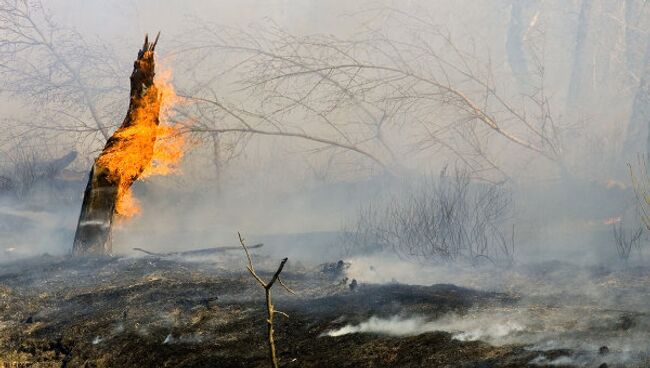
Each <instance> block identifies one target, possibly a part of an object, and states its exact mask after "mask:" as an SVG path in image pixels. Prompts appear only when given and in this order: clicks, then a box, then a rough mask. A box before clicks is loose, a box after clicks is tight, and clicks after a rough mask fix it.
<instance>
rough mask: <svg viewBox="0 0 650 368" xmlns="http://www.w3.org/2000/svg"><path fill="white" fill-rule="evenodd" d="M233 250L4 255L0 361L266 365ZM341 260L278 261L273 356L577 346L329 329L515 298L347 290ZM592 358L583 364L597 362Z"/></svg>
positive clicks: (495, 360)
mask: <svg viewBox="0 0 650 368" xmlns="http://www.w3.org/2000/svg"><path fill="white" fill-rule="evenodd" d="M240 256H241V254H237V255H236V256H233V257H232V258H227V257H226V258H225V259H220V260H219V261H209V262H208V261H196V260H195V261H191V260H186V259H179V258H158V257H149V256H147V257H140V258H125V257H124V258H120V257H114V258H101V259H99V258H98V259H90V258H89V259H83V258H82V259H69V258H65V257H52V256H42V257H36V258H31V259H27V260H23V261H16V262H13V263H10V264H2V265H0V367H268V366H269V361H268V359H267V345H266V340H265V334H266V328H265V309H264V308H265V306H264V301H263V296H264V293H263V290H262V289H261V288H260V287H259V285H258V284H256V283H255V281H254V280H253V279H252V278H251V277H250V275H249V274H248V273H246V272H244V271H243V270H244V267H243V262H241V257H240ZM224 257H225V256H224ZM234 260H238V261H234ZM240 263H241V265H240ZM275 264H276V261H275V260H270V259H266V260H262V261H261V263H260V265H259V266H258V268H259V269H262V270H267V272H264V271H260V273H261V274H262V275H264V276H265V277H270V273H269V272H268V271H270V270H272V269H273V267H274V265H275ZM240 266H241V267H240ZM339 271H340V270H337V269H336V267H334V268H333V269H332V268H330V269H324V268H322V267H321V268H312V269H307V268H305V267H302V266H300V265H299V264H294V263H291V262H290V263H289V264H288V265H287V267H286V268H285V271H284V272H283V274H282V275H283V279H284V282H285V283H287V284H289V285H290V286H291V287H292V288H293V289H294V290H295V291H296V292H297V293H298V294H297V295H295V296H294V295H290V294H288V293H287V292H285V291H284V290H282V288H277V289H276V288H274V290H275V293H274V301H275V305H276V308H277V309H278V310H280V311H282V312H285V313H287V314H288V316H289V317H288V318H287V317H284V316H282V315H278V316H277V317H276V341H277V346H278V354H279V359H280V364H281V366H284V367H547V366H548V367H550V366H553V367H558V366H560V367H561V366H573V365H570V364H569V365H563V363H562V362H563V360H562V359H561V358H562V357H564V356H566V357H570V356H575V355H576V354H579V352H576V351H574V350H570V349H546V350H544V351H540V350H537V349H535V348H531V346H527V345H525V344H517V343H510V344H501V345H490V344H488V343H486V342H481V341H462V340H459V339H457V338H454V335H453V334H452V333H450V332H440V331H431V332H425V333H421V334H417V335H415V336H409V335H406V336H388V335H385V334H377V333H352V334H345V335H342V336H336V337H334V336H327V335H326V333H327V331H331V330H334V329H337V328H340V327H342V326H345V325H349V324H356V323H360V322H362V321H364V320H367V319H368V318H370V317H373V316H375V317H389V316H394V315H397V314H402V315H412V314H417V315H421V316H427V318H430V319H436V318H438V317H440V316H444V315H447V314H449V313H452V312H453V313H455V314H458V315H463V313H466V312H467V311H468V310H470V309H472V310H476V309H489V308H508V307H509V306H512V305H515V304H516V303H517V302H518V300H519V298H520V296H514V295H515V294H504V293H496V292H482V291H476V290H472V289H466V288H461V287H456V286H453V285H448V284H438V285H432V286H413V285H404V284H396V283H395V284H382V285H373V284H359V285H358V286H357V287H356V288H355V289H354V290H351V288H350V286H349V284H350V281H351V280H349V279H347V278H346V277H345V273H344V272H339ZM598 359H599V358H598V356H596V358H593V359H590V360H588V366H594V367H598V366H599V365H600V364H601V363H600V362H599V361H598ZM564 361H569V360H564ZM547 363H548V364H547ZM613 366H619V365H612V364H611V363H610V365H609V367H613ZM620 366H629V365H620ZM635 366H636V365H635ZM638 366H643V365H638ZM603 367H604V366H603Z"/></svg>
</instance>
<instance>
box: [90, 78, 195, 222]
mask: <svg viewBox="0 0 650 368" xmlns="http://www.w3.org/2000/svg"><path fill="white" fill-rule="evenodd" d="M170 79H171V71H170V70H166V71H164V72H162V73H159V74H157V75H156V78H155V82H154V84H153V85H152V86H151V87H149V89H148V90H147V91H146V94H145V96H143V98H142V99H141V101H142V102H141V103H140V104H139V105H138V106H135V108H134V109H132V111H131V121H132V123H131V124H129V125H128V126H122V127H120V128H119V129H118V130H117V131H116V132H115V133H114V134H113V136H112V137H111V139H110V140H109V142H108V144H107V149H105V150H104V152H103V153H102V154H101V155H100V156H99V158H98V159H97V161H96V163H95V167H96V169H97V168H99V170H106V171H107V172H108V177H109V178H110V180H111V181H112V182H113V183H115V184H117V188H118V189H117V202H116V205H115V212H116V213H117V214H118V215H120V216H122V217H132V216H134V215H135V214H137V213H139V212H140V206H139V203H138V201H137V200H136V199H135V198H134V197H133V193H132V192H131V184H133V182H134V181H135V180H137V179H139V178H145V177H149V176H153V175H169V174H171V173H174V172H176V170H177V169H178V164H179V163H180V160H181V158H182V157H183V153H184V150H183V147H184V145H185V140H184V138H183V136H182V135H181V134H180V130H179V126H178V125H172V124H171V122H170V117H171V115H172V108H173V106H174V105H175V104H177V103H178V102H179V98H178V96H177V95H176V93H175V91H174V88H173V86H172V84H171V83H170Z"/></svg>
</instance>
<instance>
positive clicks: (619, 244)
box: [612, 221, 643, 263]
mask: <svg viewBox="0 0 650 368" xmlns="http://www.w3.org/2000/svg"><path fill="white" fill-rule="evenodd" d="M612 233H613V236H614V245H616V252H617V253H618V257H619V258H620V259H621V260H622V261H624V262H625V263H627V262H628V261H629V259H630V255H631V253H632V250H633V249H637V250H638V251H641V235H643V226H639V227H637V228H634V229H632V230H631V231H626V230H625V229H624V228H623V222H622V221H621V222H618V223H617V224H613V225H612Z"/></svg>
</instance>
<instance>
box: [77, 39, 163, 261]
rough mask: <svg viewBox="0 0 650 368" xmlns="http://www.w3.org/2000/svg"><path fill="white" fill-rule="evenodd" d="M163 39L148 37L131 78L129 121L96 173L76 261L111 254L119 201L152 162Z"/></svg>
mask: <svg viewBox="0 0 650 368" xmlns="http://www.w3.org/2000/svg"><path fill="white" fill-rule="evenodd" d="M159 35H160V33H159V34H158V36H159ZM158 36H156V39H155V40H154V42H153V43H151V42H149V39H148V37H147V36H145V40H144V45H143V46H142V49H141V50H140V51H139V52H138V58H137V60H136V61H135V63H134V65H133V72H132V73H131V77H130V79H131V93H130V101H129V109H128V111H127V114H126V117H125V118H124V121H123V122H122V125H121V126H120V127H119V128H118V129H117V130H116V131H115V133H113V135H112V136H111V137H110V138H109V139H108V141H107V142H106V145H105V146H104V149H103V150H102V153H101V154H100V155H99V156H98V157H97V159H96V160H95V163H94V164H93V167H92V169H91V170H90V175H89V178H88V184H87V185H86V190H85V192H84V199H83V203H82V206H81V214H80V215H79V222H78V224H77V230H76V232H75V238H74V243H73V248H72V254H73V255H75V256H80V255H108V254H110V253H111V251H112V246H111V229H112V226H113V218H114V216H115V213H116V210H117V208H116V206H118V200H119V199H120V196H121V195H124V194H125V193H126V192H127V191H128V190H129V188H130V187H131V185H132V184H133V182H134V181H135V180H137V179H138V177H139V176H140V175H141V174H142V172H143V171H144V169H145V168H146V167H147V165H149V164H150V162H151V158H152V156H153V146H154V143H155V140H156V136H155V131H156V130H155V127H156V126H158V123H159V120H158V115H159V112H160V102H161V96H160V93H159V92H158V91H157V88H156V86H155V84H154V76H155V63H154V50H155V47H156V43H157V42H158ZM140 125H143V126H142V127H141V126H140ZM152 126H153V128H154V129H151V128H152ZM140 128H142V129H140ZM134 159H137V160H134Z"/></svg>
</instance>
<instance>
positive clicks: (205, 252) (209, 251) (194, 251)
mask: <svg viewBox="0 0 650 368" xmlns="http://www.w3.org/2000/svg"><path fill="white" fill-rule="evenodd" d="M263 245H264V244H262V243H259V244H255V245H251V246H249V247H248V249H255V248H261V247H262V246H263ZM239 248H240V247H214V248H203V249H192V250H186V251H182V252H167V253H156V252H151V251H148V250H146V249H142V248H133V250H136V251H138V252H142V253H145V254H148V255H150V256H156V257H177V256H180V257H183V256H202V255H208V254H214V253H221V252H227V251H229V250H237V249H239Z"/></svg>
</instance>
